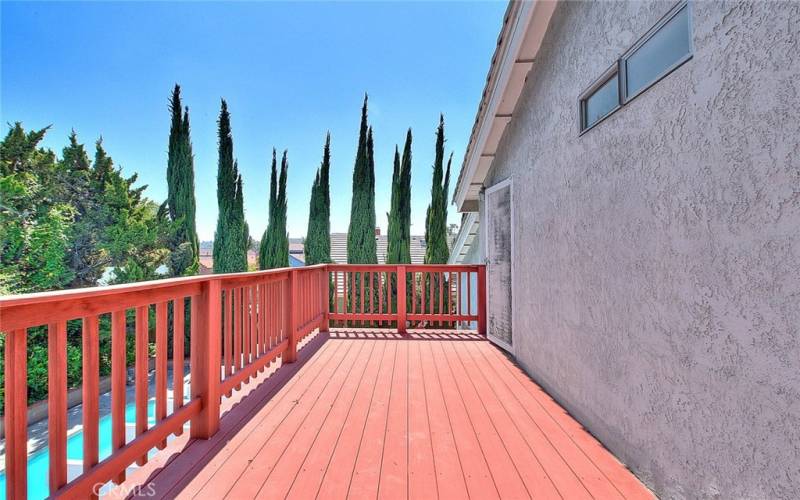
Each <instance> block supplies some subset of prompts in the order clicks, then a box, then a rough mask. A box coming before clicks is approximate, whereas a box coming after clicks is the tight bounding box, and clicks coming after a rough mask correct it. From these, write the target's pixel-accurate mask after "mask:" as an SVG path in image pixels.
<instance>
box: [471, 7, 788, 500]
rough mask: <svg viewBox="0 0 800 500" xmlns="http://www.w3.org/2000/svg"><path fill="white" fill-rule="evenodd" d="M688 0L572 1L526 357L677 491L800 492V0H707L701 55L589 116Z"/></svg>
mask: <svg viewBox="0 0 800 500" xmlns="http://www.w3.org/2000/svg"><path fill="white" fill-rule="evenodd" d="M672 5H673V3H672V2H670V3H662V2H656V3H648V2H616V3H612V2H597V3H588V2H563V3H561V4H560V5H559V6H558V7H557V9H556V12H555V13H554V16H553V19H552V22H551V25H550V28H549V30H548V33H547V35H546V37H545V40H544V43H543V46H542V50H541V52H540V54H539V56H538V57H537V60H536V62H535V64H534V67H533V70H532V72H531V74H530V75H529V77H528V81H527V82H526V84H525V88H524V90H523V93H522V96H521V98H520V101H519V102H518V105H517V109H516V112H515V117H514V119H513V120H512V122H511V124H510V126H509V128H508V129H507V131H506V133H505V135H504V137H503V139H502V141H501V144H500V148H499V151H498V155H497V156H496V158H495V161H494V166H493V169H492V171H491V172H490V176H489V179H487V182H486V186H490V185H493V184H495V183H497V182H499V181H501V180H503V179H505V178H508V177H512V178H513V190H514V204H515V207H516V208H515V211H514V212H515V221H514V227H515V234H514V244H515V252H516V262H515V263H514V273H515V274H514V294H515V297H516V298H515V301H516V304H515V310H514V330H515V338H514V350H515V355H516V357H517V360H518V361H519V363H520V364H521V365H522V366H523V367H524V368H525V369H526V370H527V371H528V372H529V373H530V374H531V375H532V376H533V377H534V378H535V379H536V380H537V381H539V382H540V383H542V384H543V385H544V386H545V387H546V388H547V389H548V390H549V392H550V393H551V394H552V395H553V396H554V397H555V398H556V399H557V400H558V401H559V402H560V403H562V404H563V405H564V406H565V407H566V408H567V409H568V410H569V411H570V412H571V413H572V414H573V415H575V416H576V418H577V419H578V420H579V421H581V422H582V423H583V424H584V425H585V426H586V427H587V428H588V429H589V430H590V431H591V432H592V433H593V434H595V435H596V436H597V437H598V438H599V439H600V440H601V441H602V442H603V443H604V444H605V445H606V446H607V447H608V448H609V449H610V450H611V451H612V452H614V453H615V454H616V455H617V456H618V457H620V459H621V460H622V461H623V462H625V463H626V464H628V465H629V466H630V467H631V468H632V469H633V470H634V472H635V473H636V474H637V475H638V476H639V477H640V478H642V480H643V481H644V482H645V483H646V484H647V485H648V486H650V487H651V488H653V490H654V491H655V492H656V493H657V494H659V495H660V496H663V497H665V498H698V497H701V498H709V497H719V498H800V331H799V328H800V2H786V3H776V2H748V3H718V2H705V1H703V2H694V3H693V4H692V11H691V18H692V25H693V31H694V33H693V43H694V58H693V59H692V60H690V61H689V62H688V63H686V64H685V65H683V66H682V67H681V68H679V69H678V70H676V71H675V72H673V73H672V74H671V75H669V76H668V77H667V78H666V79H664V80H662V81H661V82H659V83H657V84H656V85H655V86H654V87H652V88H650V89H649V90H647V91H646V92H644V93H643V94H642V95H640V96H639V97H637V98H636V99H634V100H633V101H632V102H631V103H629V104H628V105H626V106H625V107H623V108H622V109H621V110H619V111H618V112H617V113H615V114H614V115H612V116H611V117H609V118H608V119H607V120H605V121H604V122H603V123H601V124H600V125H599V126H597V127H596V128H594V129H592V130H591V131H589V132H588V133H586V134H585V135H583V136H581V137H579V136H578V133H577V116H576V115H577V112H576V108H577V97H578V95H579V94H580V93H581V92H582V91H583V90H584V89H585V88H586V87H587V86H588V85H589V84H590V83H591V82H592V81H593V80H594V79H595V78H597V77H598V76H599V75H600V74H601V73H602V72H603V71H604V70H605V69H606V68H607V67H608V66H610V65H611V63H612V62H613V61H615V60H616V59H617V58H618V57H619V56H620V55H621V54H622V53H623V52H625V50H626V49H627V48H628V47H630V46H631V45H632V44H633V43H634V42H635V41H636V40H637V39H638V38H639V37H640V36H641V35H642V34H644V33H645V32H646V31H647V30H648V29H649V28H650V27H651V26H652V25H653V24H655V22H656V21H657V20H658V19H659V18H660V17H661V16H662V15H663V14H664V13H665V12H667V11H668V10H669V9H670V7H671V6H672Z"/></svg>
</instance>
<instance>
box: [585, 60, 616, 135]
mask: <svg viewBox="0 0 800 500" xmlns="http://www.w3.org/2000/svg"><path fill="white" fill-rule="evenodd" d="M579 102H580V120H581V132H583V131H586V130H588V129H590V128H591V127H593V126H594V125H596V124H597V123H599V122H600V121H601V120H602V119H603V118H605V117H606V116H608V115H610V114H611V113H612V112H613V111H614V110H616V109H617V108H619V105H620V99H619V78H618V75H617V65H616V64H615V65H614V66H612V67H611V68H609V69H608V70H606V72H605V73H604V74H603V76H601V77H600V78H598V79H597V81H595V82H594V83H593V84H592V85H591V86H590V87H589V89H587V90H586V92H584V93H583V94H582V95H581V97H580V100H579Z"/></svg>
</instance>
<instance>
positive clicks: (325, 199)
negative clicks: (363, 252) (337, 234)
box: [305, 133, 331, 265]
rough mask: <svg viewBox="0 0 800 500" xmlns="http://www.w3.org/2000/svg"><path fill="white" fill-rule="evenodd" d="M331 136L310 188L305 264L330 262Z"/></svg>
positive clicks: (327, 138)
mask: <svg viewBox="0 0 800 500" xmlns="http://www.w3.org/2000/svg"><path fill="white" fill-rule="evenodd" d="M330 162H331V134H330V133H328V135H327V137H326V138H325V147H324V149H323V152H322V164H321V165H320V167H319V169H318V170H317V175H316V177H315V178H314V184H313V186H312V187H311V201H310V203H309V205H310V206H309V211H308V232H307V234H306V241H305V253H306V264H308V265H314V264H322V263H327V262H330V261H331V218H330V213H331V200H330Z"/></svg>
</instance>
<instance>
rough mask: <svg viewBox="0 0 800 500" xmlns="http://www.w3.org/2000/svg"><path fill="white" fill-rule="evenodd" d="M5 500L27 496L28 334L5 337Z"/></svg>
mask: <svg viewBox="0 0 800 500" xmlns="http://www.w3.org/2000/svg"><path fill="white" fill-rule="evenodd" d="M5 342H6V353H5V354H6V356H5V365H6V366H5V383H6V384H5V412H6V414H5V430H6V450H5V451H6V498H22V499H24V498H26V497H27V495H28V489H27V488H28V487H27V483H28V481H27V478H28V461H27V457H28V332H27V329H25V328H21V329H19V330H14V331H12V332H11V333H8V334H6V338H5Z"/></svg>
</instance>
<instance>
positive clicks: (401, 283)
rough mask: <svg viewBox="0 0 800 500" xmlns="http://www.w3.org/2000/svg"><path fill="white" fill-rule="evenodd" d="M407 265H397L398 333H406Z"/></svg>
mask: <svg viewBox="0 0 800 500" xmlns="http://www.w3.org/2000/svg"><path fill="white" fill-rule="evenodd" d="M407 300H408V299H407V297H406V266H397V333H399V334H401V335H405V334H406V303H407Z"/></svg>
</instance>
